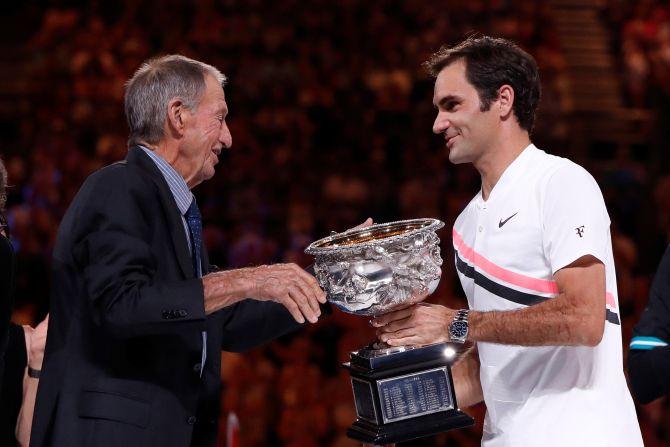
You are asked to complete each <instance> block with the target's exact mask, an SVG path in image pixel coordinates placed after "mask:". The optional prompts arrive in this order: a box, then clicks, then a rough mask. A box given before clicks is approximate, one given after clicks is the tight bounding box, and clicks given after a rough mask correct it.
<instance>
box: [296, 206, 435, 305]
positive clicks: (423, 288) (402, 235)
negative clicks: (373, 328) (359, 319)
mask: <svg viewBox="0 0 670 447" xmlns="http://www.w3.org/2000/svg"><path fill="white" fill-rule="evenodd" d="M443 226H444V222H441V221H439V220H437V219H412V220H402V221H398V222H390V223H385V224H378V225H372V226H370V227H366V228H362V229H358V230H349V231H345V232H344V233H339V234H334V235H332V236H329V237H326V238H323V239H320V240H318V241H316V242H313V243H312V244H311V245H310V246H309V247H307V249H306V250H305V253H307V254H310V255H314V256H315V258H316V262H315V263H314V271H315V273H316V277H317V279H318V280H319V283H320V284H321V287H322V288H323V289H324V290H325V291H326V293H327V294H328V300H329V301H330V302H331V303H332V304H334V305H335V306H337V307H339V308H340V309H341V310H343V311H344V312H348V313H352V314H356V315H371V316H376V315H381V314H383V313H386V312H388V311H390V310H393V309H394V308H397V307H400V306H404V305H407V304H411V303H413V302H416V301H419V300H421V299H422V298H424V297H425V296H427V295H429V294H431V293H433V292H434V291H435V289H436V288H437V285H438V284H439V282H440V276H441V275H442V271H441V269H440V266H441V265H442V258H441V257H440V239H439V238H438V237H437V234H436V233H435V232H436V231H437V230H438V229H440V228H442V227H443Z"/></svg>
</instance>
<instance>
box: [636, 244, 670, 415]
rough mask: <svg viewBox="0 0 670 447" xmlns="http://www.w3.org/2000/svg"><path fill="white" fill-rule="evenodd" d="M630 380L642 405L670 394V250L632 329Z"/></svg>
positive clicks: (659, 267)
mask: <svg viewBox="0 0 670 447" xmlns="http://www.w3.org/2000/svg"><path fill="white" fill-rule="evenodd" d="M628 379H629V381H630V388H631V391H632V392H633V396H635V398H636V399H637V400H639V401H640V402H642V403H643V404H647V403H649V402H651V401H653V400H656V399H658V398H659V397H662V396H665V395H667V394H668V393H670V247H668V248H667V249H666V250H665V254H664V255H663V258H662V259H661V263H660V264H659V266H658V270H657V271H656V275H655V276H654V281H653V282H652V285H651V290H650V292H649V302H648V303H647V307H646V308H645V309H644V312H643V313H642V316H641V317H640V321H639V322H638V323H637V325H635V328H634V329H633V338H632V340H631V342H630V351H629V352H628Z"/></svg>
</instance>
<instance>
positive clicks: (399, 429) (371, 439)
mask: <svg viewBox="0 0 670 447" xmlns="http://www.w3.org/2000/svg"><path fill="white" fill-rule="evenodd" d="M474 423H475V420H474V419H472V418H471V417H470V416H468V415H467V414H465V413H463V412H462V411H460V410H451V411H448V412H446V414H445V413H440V414H432V415H429V416H422V417H421V419H420V421H416V420H414V419H410V420H406V421H400V422H393V423H390V424H386V425H377V424H373V423H371V422H368V421H365V420H362V419H358V420H357V421H356V422H354V423H353V424H352V425H351V427H349V429H348V430H347V436H348V437H349V438H351V439H355V440H357V441H361V442H363V443H365V444H373V445H384V444H395V443H398V442H405V441H410V440H412V439H417V438H423V437H425V436H433V435H436V434H438V433H442V432H445V431H448V430H454V429H456V428H464V427H469V426H471V425H472V424H474Z"/></svg>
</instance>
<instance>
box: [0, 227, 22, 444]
mask: <svg viewBox="0 0 670 447" xmlns="http://www.w3.org/2000/svg"><path fill="white" fill-rule="evenodd" d="M15 264H16V262H15V257H14V250H13V249H12V244H11V242H10V241H9V240H8V239H7V238H6V237H3V236H0V445H8V446H9V445H16V436H14V430H15V429H16V418H17V416H18V414H19V409H20V408H21V399H22V398H23V371H24V369H25V367H26V363H27V361H28V360H27V357H26V342H25V338H24V335H23V328H22V327H21V326H17V325H13V324H10V322H9V321H10V319H11V316H12V307H13V302H14V299H13V292H14V291H13V288H14V268H15Z"/></svg>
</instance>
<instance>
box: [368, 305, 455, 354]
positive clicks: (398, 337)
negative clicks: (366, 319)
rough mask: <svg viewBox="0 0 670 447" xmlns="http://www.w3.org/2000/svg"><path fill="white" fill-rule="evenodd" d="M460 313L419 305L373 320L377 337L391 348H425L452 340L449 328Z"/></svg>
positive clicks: (437, 306)
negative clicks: (425, 346)
mask: <svg viewBox="0 0 670 447" xmlns="http://www.w3.org/2000/svg"><path fill="white" fill-rule="evenodd" d="M455 315H456V311H455V310H453V309H450V308H448V307H444V306H440V305H437V304H427V303H419V304H415V305H413V306H410V307H407V308H404V309H400V310H396V311H393V312H389V313H387V314H384V315H381V316H379V317H377V318H375V319H373V320H372V322H371V323H372V326H374V327H377V328H378V329H377V337H378V338H379V340H380V341H382V342H385V343H386V344H388V345H389V346H423V345H428V344H432V343H441V342H446V341H449V325H450V324H451V321H452V320H453V318H454V316H455Z"/></svg>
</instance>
